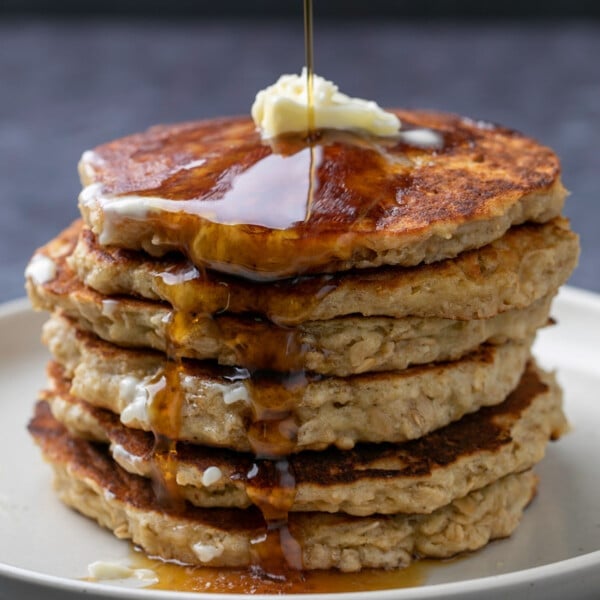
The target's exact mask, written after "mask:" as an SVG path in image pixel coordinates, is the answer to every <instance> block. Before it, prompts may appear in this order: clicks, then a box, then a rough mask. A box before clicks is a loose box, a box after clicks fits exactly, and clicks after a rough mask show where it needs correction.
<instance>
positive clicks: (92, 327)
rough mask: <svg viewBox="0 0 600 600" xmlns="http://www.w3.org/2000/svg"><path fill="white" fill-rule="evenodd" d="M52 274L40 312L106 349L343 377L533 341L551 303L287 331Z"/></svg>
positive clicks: (352, 320) (63, 266)
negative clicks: (111, 293)
mask: <svg viewBox="0 0 600 600" xmlns="http://www.w3.org/2000/svg"><path fill="white" fill-rule="evenodd" d="M55 265H56V269H57V274H56V277H54V279H52V280H50V281H46V282H36V281H34V280H33V279H29V280H28V282H27V290H28V293H29V297H30V299H31V301H32V304H33V306H34V307H35V308H36V309H41V310H49V311H58V312H59V313H63V314H64V315H66V316H68V317H70V318H72V319H74V320H75V321H76V322H77V324H78V327H80V328H81V329H84V330H87V331H92V332H94V333H95V334H96V335H98V336H99V337H100V338H102V339H104V340H106V341H110V342H112V343H114V344H117V345H119V346H123V347H132V348H136V347H137V348H152V349H155V350H160V351H163V352H166V353H167V354H168V355H169V356H170V357H172V358H173V357H181V358H193V359H199V360H216V361H218V362H219V364H223V365H232V366H239V367H244V368H248V369H252V370H265V369H266V370H273V371H278V372H290V371H311V372H313V373H319V374H321V375H337V376H346V375H351V374H358V373H366V372H371V371H390V370H399V369H404V368H406V367H408V366H410V365H416V364H426V363H429V362H434V361H447V360H456V359H458V358H460V357H462V356H464V355H465V354H468V353H469V352H472V351H474V350H475V349H476V348H477V347H478V346H479V345H480V344H482V343H484V342H489V343H504V342H505V341H507V340H519V341H523V340H528V339H530V338H531V336H532V335H533V334H534V333H535V331H536V329H538V328H539V327H542V326H543V325H545V324H546V323H547V321H548V314H549V310H550V303H551V300H552V296H553V294H554V291H553V292H551V294H549V295H547V296H545V297H542V298H540V299H539V300H537V301H535V302H533V303H532V304H531V305H530V306H527V307H526V308H523V309H512V310H508V311H506V312H502V313H499V314H497V315H496V316H494V317H490V318H488V319H472V320H468V321H464V320H457V319H436V318H421V317H405V318H401V319H394V318H390V317H360V316H348V317H339V318H337V319H329V320H326V321H308V322H306V323H302V324H301V325H299V326H298V327H281V326H278V325H275V324H274V323H272V322H270V321H268V320H266V319H264V318H262V317H259V316H256V315H252V314H243V315H237V314H231V313H221V314H217V315H214V316H213V315H204V314H195V313H184V312H179V311H174V310H173V309H172V308H171V307H170V306H169V305H167V304H165V303H160V302H153V301H150V300H143V299H138V298H133V297H131V296H118V297H106V296H103V295H101V294H99V293H98V292H95V291H94V290H91V289H90V288H87V287H85V286H84V285H83V284H82V283H81V282H80V281H79V279H77V277H76V275H75V274H74V273H73V271H72V270H71V269H70V268H69V267H68V265H67V261H66V257H65V256H63V257H61V258H60V259H58V258H57V260H56V262H55Z"/></svg>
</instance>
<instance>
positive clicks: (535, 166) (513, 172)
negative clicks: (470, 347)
mask: <svg viewBox="0 0 600 600" xmlns="http://www.w3.org/2000/svg"><path fill="white" fill-rule="evenodd" d="M397 114H398V116H399V117H400V119H401V120H402V122H403V125H404V128H405V129H406V130H410V129H414V128H423V127H424V128H430V129H433V130H434V131H436V132H437V133H438V134H439V135H440V136H441V138H442V140H443V143H442V146H441V147H440V148H427V149H426V148H419V147H416V146H411V145H409V144H407V143H405V142H403V141H402V138H399V139H395V138H368V137H364V136H361V135H358V134H356V133H349V132H340V131H323V132H320V137H319V138H318V140H317V142H316V143H315V144H313V146H312V147H309V146H308V143H307V142H306V141H305V140H303V139H301V138H299V137H298V136H283V137H281V138H277V139H276V140H275V141H273V140H271V141H270V142H267V141H264V140H261V138H260V135H259V133H258V132H257V131H256V129H255V127H254V124H253V123H252V121H251V120H249V119H247V118H223V119H216V120H212V121H201V122H195V123H185V124H181V125H172V126H158V127H153V128H152V129H149V130H148V131H147V132H145V133H141V134H137V135H133V136H129V137H126V138H122V139H120V140H116V141H114V142H111V143H108V144H105V145H102V146H99V147H97V148H95V149H94V150H93V152H91V153H87V154H86V155H85V156H84V161H83V163H82V168H81V173H82V180H83V183H84V184H85V185H89V184H93V183H97V184H99V185H100V188H99V189H96V190H95V191H94V192H92V193H90V194H88V195H87V196H86V198H84V197H82V200H81V202H80V206H81V208H82V212H83V215H84V218H85V219H86V221H87V222H88V224H90V225H91V226H92V227H93V228H94V230H95V231H97V232H99V231H102V232H103V233H104V236H103V238H104V239H103V243H108V244H111V243H112V244H115V245H117V246H121V247H129V248H139V247H144V248H145V249H146V250H148V251H152V252H153V253H154V254H162V253H164V252H165V250H166V249H169V248H171V249H172V248H174V247H175V248H178V249H180V250H183V251H185V252H186V253H187V254H188V255H189V256H190V258H191V259H192V260H193V262H194V263H195V264H197V265H198V266H200V267H206V266H211V267H214V268H216V269H217V270H222V271H228V272H234V273H239V274H242V275H245V276H251V277H255V278H260V279H273V278H280V277H285V276H289V275H293V274H298V273H305V272H315V271H323V270H325V271H331V270H338V269H346V268H349V267H350V266H352V265H357V266H368V265H378V264H386V263H387V264H417V263H418V262H421V260H425V261H426V262H430V261H431V260H438V259H439V258H440V256H439V252H438V251H437V250H436V246H437V240H434V243H433V244H432V246H431V248H428V249H427V250H425V251H424V253H423V252H422V249H419V248H417V249H416V253H415V252H412V251H411V252H409V253H408V254H407V255H404V254H402V252H401V253H400V254H398V253H397V252H396V251H397V250H398V249H401V248H406V247H408V246H411V245H414V246H419V245H420V244H421V243H422V242H423V241H424V240H427V239H429V238H432V236H433V237H435V238H439V240H440V241H441V243H443V240H446V241H447V240H448V239H450V238H451V237H452V236H453V234H454V233H455V232H457V231H459V228H461V227H462V226H464V225H468V224H469V223H472V222H480V223H482V224H483V226H482V229H483V231H482V232H480V233H482V235H483V237H482V238H481V239H480V240H478V241H477V242H474V240H473V239H472V238H473V237H474V236H473V235H472V233H473V232H467V231H464V232H462V233H464V234H465V238H464V239H460V240H453V241H452V242H451V243H450V244H449V245H448V247H447V249H446V250H444V251H443V253H446V254H447V255H448V256H453V255H455V254H456V253H457V252H459V251H460V250H463V249H465V248H467V247H475V246H478V245H482V244H484V243H487V242H488V241H491V239H494V238H495V237H498V235H501V234H502V231H503V230H506V229H507V227H508V226H509V225H510V224H511V223H514V222H520V221H522V220H523V219H522V218H521V210H516V212H515V214H512V215H511V216H510V218H509V222H502V223H500V222H499V221H498V222H497V221H496V219H498V218H499V217H502V216H503V215H505V214H507V213H508V212H509V211H511V210H512V209H513V208H514V207H515V206H516V205H517V204H518V203H519V202H520V201H521V200H522V199H523V198H524V197H525V196H528V195H532V194H533V195H535V194H549V195H550V196H557V197H560V200H562V198H564V191H563V189H562V187H561V186H560V181H559V174H560V166H559V162H558V159H557V157H556V156H555V154H554V153H553V152H552V151H551V150H550V149H548V148H545V147H543V146H541V145H539V144H537V143H536V142H534V141H533V140H531V139H529V138H526V137H524V136H522V135H520V134H518V133H516V132H514V131H510V130H507V129H504V128H500V127H496V126H492V125H490V124H483V123H478V122H474V121H471V120H468V119H463V118H460V117H457V116H455V115H447V114H439V113H428V112H408V111H397ZM311 172H312V173H313V176H312V177H311V175H310V174H311ZM98 193H100V194H101V195H102V196H103V197H105V198H106V199H107V201H106V205H105V208H106V209H107V210H109V211H110V205H111V203H113V202H114V201H116V200H118V199H119V196H137V197H140V196H141V197H146V198H162V199H167V200H172V201H176V202H178V203H179V204H177V205H175V206H174V209H173V210H172V211H171V210H169V211H168V212H166V211H162V210H161V211H160V212H149V213H147V214H145V215H141V214H139V211H137V212H136V211H134V212H135V214H133V215H132V214H129V216H127V215H124V214H123V213H120V216H118V218H117V219H116V220H115V221H114V222H113V223H108V221H109V220H110V219H112V218H113V217H114V215H113V216H110V217H107V215H106V212H105V210H104V207H101V208H100V210H98V207H97V206H95V205H94V202H93V201H91V202H90V199H94V198H97V197H98ZM557 208H559V207H557V206H556V203H554V207H553V208H552V210H551V212H552V213H553V214H552V215H551V216H556V214H557V210H556V209H557ZM545 210H546V209H545V208H543V207H539V209H536V210H535V211H534V213H536V214H534V215H533V216H534V217H539V218H540V219H541V220H545V219H546V218H548V215H545V216H544V214H543V213H545ZM490 229H491V230H495V231H490ZM101 239H102V236H101ZM409 255H410V256H409Z"/></svg>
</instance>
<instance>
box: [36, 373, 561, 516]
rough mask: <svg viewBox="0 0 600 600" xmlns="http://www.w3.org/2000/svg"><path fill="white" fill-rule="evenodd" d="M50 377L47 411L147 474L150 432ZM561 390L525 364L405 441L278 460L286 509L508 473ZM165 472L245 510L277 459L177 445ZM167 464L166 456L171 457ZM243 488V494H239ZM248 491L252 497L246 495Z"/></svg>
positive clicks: (423, 509) (556, 416) (363, 508)
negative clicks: (496, 392) (460, 412)
mask: <svg viewBox="0 0 600 600" xmlns="http://www.w3.org/2000/svg"><path fill="white" fill-rule="evenodd" d="M52 375H53V379H54V380H53V389H50V390H47V391H46V392H45V393H44V394H43V398H44V400H46V401H47V402H48V404H49V406H50V408H51V410H52V413H53V415H54V416H55V418H57V419H58V420H59V421H60V422H61V423H63V424H64V425H65V426H66V427H67V429H69V430H70V431H71V432H72V433H73V434H74V435H78V436H81V437H84V438H87V439H92V440H94V441H97V442H104V443H109V444H110V446H111V450H112V453H113V456H114V458H115V460H116V461H117V462H118V463H119V464H120V465H121V466H122V467H123V468H125V469H126V470H127V471H130V472H132V473H134V474H137V475H143V476H146V477H153V475H155V474H156V469H157V468H161V467H160V466H158V467H157V464H160V463H155V461H154V460H153V458H152V457H153V448H154V444H155V437H154V435H153V434H151V433H144V432H141V431H136V430H132V429H129V428H128V427H125V426H124V425H123V424H122V423H121V422H120V421H119V419H118V417H117V416H116V415H115V414H114V413H112V412H110V411H107V410H103V409H98V408H94V407H92V406H90V405H89V404H87V403H85V402H84V401H82V400H79V399H77V398H75V397H73V396H71V395H70V394H69V393H68V382H66V381H64V380H62V379H60V371H59V370H55V372H54V373H53V374H52ZM561 405H562V395H561V392H560V388H559V387H558V386H557V384H556V383H555V381H554V379H553V377H552V376H551V375H549V374H547V373H544V372H543V371H541V370H539V369H537V367H535V366H534V365H533V364H530V365H529V366H528V368H527V370H526V371H525V373H524V375H523V377H522V379H521V382H520V384H519V386H518V387H517V388H516V389H515V390H514V391H513V392H512V393H511V394H510V395H509V396H508V398H507V399H506V400H505V401H504V402H503V403H501V404H499V405H496V406H493V407H486V408H482V409H480V410H479V411H478V412H476V413H473V414H470V415H467V416H465V417H463V418H462V419H461V420H459V421H456V422H455V423H452V424H451V425H448V426H447V427H444V428H441V429H438V430H436V431H434V432H431V433H429V434H428V435H426V436H424V437H421V438H419V439H418V440H413V441H410V442H406V443H404V444H370V445H367V444H361V445H358V446H356V447H355V448H354V449H353V450H344V451H341V450H337V449H333V448H330V449H327V450H323V451H321V452H319V453H314V452H301V453H299V454H296V455H293V456H288V457H287V459H286V460H285V461H284V462H285V464H286V469H287V468H289V470H290V472H291V473H292V475H293V478H294V480H295V498H294V500H293V504H291V507H290V510H291V511H293V512H296V511H298V512H306V511H319V512H345V513H348V514H352V515H359V516H365V515H370V514H375V513H379V514H394V513H399V512H402V513H408V514H410V513H419V514H420V513H431V512H433V511H434V510H436V509H438V508H440V507H442V506H444V505H446V504H448V503H450V502H452V501H453V500H454V499H456V498H461V497H463V496H465V495H467V494H468V493H470V492H471V491H473V490H475V489H478V488H481V487H484V486H486V485H489V484H490V483H493V482H494V481H496V480H497V479H500V478H502V477H504V476H506V475H509V474H510V473H515V472H517V473H518V472H522V471H526V470H528V469H530V468H531V467H533V466H534V465H535V464H536V463H537V462H539V461H540V460H541V459H542V457H543V456H544V452H545V448H546V444H547V443H548V440H549V439H556V438H558V437H559V436H560V435H561V434H562V433H563V432H564V431H565V430H566V421H565V417H564V415H563V412H562V409H561ZM171 458H172V462H171V463H170V466H169V472H170V474H172V475H173V476H174V478H175V480H176V482H177V484H178V485H179V487H180V492H181V494H182V495H183V497H184V498H185V499H186V500H188V501H190V502H191V503H192V504H195V505H199V506H207V507H214V506H217V507H231V506H235V507H240V508H246V507H248V506H249V505H250V504H251V503H252V498H256V489H257V488H258V489H260V490H261V491H263V493H261V494H260V495H259V497H263V496H264V495H267V494H268V495H270V493H271V492H269V490H272V489H277V488H278V487H279V486H278V481H279V478H280V473H279V469H278V466H277V464H278V463H277V461H273V460H259V459H257V458H256V457H255V456H254V455H253V454H242V453H236V452H229V451H227V450H224V449H211V448H207V447H204V446H198V445H193V444H183V443H181V444H178V446H177V451H176V454H173V453H171ZM173 461H174V462H173ZM249 488H252V490H251V491H248V489H249ZM251 494H252V495H251Z"/></svg>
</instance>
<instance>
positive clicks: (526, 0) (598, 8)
mask: <svg viewBox="0 0 600 600" xmlns="http://www.w3.org/2000/svg"><path fill="white" fill-rule="evenodd" d="M314 10H315V13H318V15H319V18H338V19H339V18H342V17H343V18H345V19H365V18H374V19H386V18H402V19H407V18H408V19H448V18H452V19H457V18H458V19H482V18H483V19H485V18H490V19H498V18H507V19H528V20H535V19H538V18H551V19H553V18H555V19H561V18H564V19H567V18H568V19H573V18H577V19H583V18H589V19H597V18H599V17H600V2H597V1H596V0H569V1H566V0H545V1H544V2H539V1H534V0H520V1H519V0H491V1H488V2H481V0H454V1H452V0H418V1H416V2H415V0H314ZM300 14H302V0H169V1H166V0H145V1H143V0H95V1H93V2H86V1H85V0H84V1H82V0H53V1H50V0H0V15H1V16H7V15H12V16H25V15H30V16H40V17H43V16H57V17H58V16H60V17H66V16H85V15H102V16H117V17H119V16H136V17H146V18H161V19H163V18H169V17H182V16H193V17H202V18H211V17H219V18H222V17H232V18H240V17H241V18H260V19H264V18H282V17H283V18H286V17H296V16H298V15H300Z"/></svg>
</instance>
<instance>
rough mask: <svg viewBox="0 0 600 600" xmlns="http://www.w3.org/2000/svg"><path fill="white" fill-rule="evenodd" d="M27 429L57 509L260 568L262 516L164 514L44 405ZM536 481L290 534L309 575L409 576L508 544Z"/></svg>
mask: <svg viewBox="0 0 600 600" xmlns="http://www.w3.org/2000/svg"><path fill="white" fill-rule="evenodd" d="M29 430H30V432H31V434H32V435H33V437H34V438H35V440H36V442H37V443H38V445H39V446H40V447H41V450H42V453H43V455H44V458H45V459H46V460H47V461H48V462H49V463H51V465H52V467H53V468H54V472H55V488H56V490H57V492H58V495H59V497H60V498H61V500H62V501H63V502H65V503H66V504H68V505H69V506H72V507H74V508H75V509H76V510H78V511H80V512H81V513H83V514H84V515H87V516H89V517H91V518H93V519H95V520H97V521H98V522H99V523H100V524H101V525H102V526H104V527H107V528H108V529H111V530H112V531H114V533H115V535H117V536H118V537H120V538H126V539H132V540H133V542H134V543H135V544H136V545H139V546H140V547H142V548H143V549H144V550H145V551H146V552H147V553H148V554H149V555H151V556H160V557H162V558H164V559H167V560H169V559H172V560H177V561H180V562H182V563H184V564H192V565H210V566H215V567H218V566H226V567H241V566H247V565H250V564H253V563H254V564H256V563H257V562H259V561H258V560H257V556H256V550H255V548H256V542H257V541H259V540H260V539H261V538H262V537H264V536H265V534H266V527H265V524H264V521H263V519H262V517H261V515H260V512H259V511H258V510H255V509H253V508H247V509H244V510H242V509H219V508H197V507H193V506H192V505H190V504H186V505H185V506H184V507H182V508H180V509H179V510H175V509H173V508H169V507H165V506H162V505H160V504H159V503H158V502H157V500H156V497H155V495H154V493H153V490H152V486H151V484H150V481H149V480H148V479H146V478H144V477H139V476H136V475H132V474H130V473H128V472H126V471H125V470H123V469H122V468H120V467H119V466H118V465H116V464H115V462H114V461H113V460H112V459H111V458H110V457H109V455H108V452H107V451H106V448H105V447H104V446H101V445H98V444H93V443H90V442H87V441H85V440H83V439H81V438H74V437H72V436H70V435H68V433H67V431H66V430H65V428H64V427H63V426H62V425H60V424H59V423H58V422H57V421H56V420H55V419H54V418H53V417H52V416H51V414H50V411H49V409H48V406H47V405H46V404H45V403H40V404H38V406H37V407H36V413H35V416H34V418H33V419H32V421H31V422H30V424H29ZM536 482H537V479H536V477H535V476H534V475H533V474H532V473H531V472H530V471H526V472H525V473H521V474H517V475H509V476H507V477H505V478H503V479H501V480H499V481H496V482H494V483H493V484H491V485H490V486H487V487H485V488H483V489H480V490H476V491H474V492H472V493H471V494H469V495H468V496H466V497H465V498H460V499H458V500H456V501H455V502H453V503H452V504H450V505H448V506H445V507H443V508H441V509H439V510H437V511H435V512H434V513H432V514H431V515H401V514H400V515H374V516H372V517H353V516H350V515H344V514H327V513H310V512H309V513H291V514H290V517H289V530H290V532H291V535H292V536H293V538H294V539H295V540H297V541H298V543H299V545H300V548H301V559H302V566H303V568H304V569H332V568H335V569H340V570H342V571H359V570H360V569H361V568H388V569H390V568H398V567H405V566H407V565H408V564H409V563H410V562H411V561H412V560H413V559H414V558H417V557H426V556H430V557H436V558H444V557H449V556H453V555H455V554H457V553H459V552H464V551H469V550H476V549H477V548H481V547H482V546H484V545H485V544H487V543H488V542H489V541H490V540H492V539H495V538H500V537H506V536H508V535H510V534H511V533H512V532H513V530H514V529H515V528H516V527H517V525H518V523H519V520H520V518H521V515H522V512H523V509H524V508H525V506H526V505H527V504H528V503H529V502H530V500H531V499H532V498H533V496H534V494H535V489H536Z"/></svg>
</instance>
